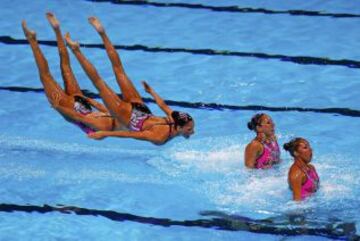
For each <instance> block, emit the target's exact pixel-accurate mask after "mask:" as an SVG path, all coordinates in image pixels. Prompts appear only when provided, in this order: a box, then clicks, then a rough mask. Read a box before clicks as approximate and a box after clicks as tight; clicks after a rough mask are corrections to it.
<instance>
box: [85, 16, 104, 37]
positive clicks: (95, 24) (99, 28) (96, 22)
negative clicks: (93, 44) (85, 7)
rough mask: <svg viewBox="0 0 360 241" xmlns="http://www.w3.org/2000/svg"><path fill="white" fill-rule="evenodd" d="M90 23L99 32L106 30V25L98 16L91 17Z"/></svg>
mask: <svg viewBox="0 0 360 241" xmlns="http://www.w3.org/2000/svg"><path fill="white" fill-rule="evenodd" d="M88 20H89V23H90V24H91V25H92V26H93V27H94V28H95V29H96V31H97V32H98V33H103V32H105V30H104V27H103V26H102V25H101V23H100V21H99V19H98V18H97V17H89V18H88Z"/></svg>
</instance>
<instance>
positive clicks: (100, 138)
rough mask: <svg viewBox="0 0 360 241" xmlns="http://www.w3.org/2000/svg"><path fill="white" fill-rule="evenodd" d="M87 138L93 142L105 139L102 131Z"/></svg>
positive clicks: (90, 134)
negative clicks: (93, 140)
mask: <svg viewBox="0 0 360 241" xmlns="http://www.w3.org/2000/svg"><path fill="white" fill-rule="evenodd" d="M88 137H89V138H91V139H95V140H102V139H104V138H105V137H106V135H105V133H104V132H103V131H97V132H93V133H89V134H88Z"/></svg>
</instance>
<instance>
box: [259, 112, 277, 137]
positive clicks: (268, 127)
mask: <svg viewBox="0 0 360 241" xmlns="http://www.w3.org/2000/svg"><path fill="white" fill-rule="evenodd" d="M257 130H258V132H261V133H264V134H265V135H267V136H271V135H273V134H274V133H275V124H274V122H273V121H272V119H271V118H270V116H268V115H263V116H262V117H261V118H260V123H259V124H258V126H257Z"/></svg>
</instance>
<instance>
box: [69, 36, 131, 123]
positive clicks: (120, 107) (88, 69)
mask: <svg viewBox="0 0 360 241" xmlns="http://www.w3.org/2000/svg"><path fill="white" fill-rule="evenodd" d="M65 41H66V43H67V45H68V46H69V47H70V49H71V51H72V52H73V53H74V55H75V57H76V58H77V60H78V61H79V63H80V65H81V66H82V68H83V69H84V71H85V73H86V74H87V76H88V77H89V78H90V80H91V81H92V82H93V84H94V85H95V87H96V88H97V90H98V91H99V94H100V96H101V98H102V100H103V101H104V104H105V106H106V108H107V109H108V110H109V111H110V113H111V115H112V116H114V117H116V118H117V119H118V120H119V121H120V122H121V123H122V124H124V125H126V126H127V125H128V123H129V120H130V115H131V109H132V107H131V104H130V103H127V102H124V101H122V100H121V99H120V98H119V97H118V96H117V95H116V93H115V92H114V91H113V90H112V89H111V88H110V87H109V86H108V85H107V84H106V83H105V81H104V80H103V79H102V78H101V77H100V75H99V74H98V72H97V71H96V69H95V67H94V66H93V65H92V64H91V63H90V61H89V60H87V59H86V57H85V56H84V55H83V54H82V53H81V50H80V46H79V43H78V42H74V41H72V40H71V38H70V34H69V33H67V34H66V35H65Z"/></svg>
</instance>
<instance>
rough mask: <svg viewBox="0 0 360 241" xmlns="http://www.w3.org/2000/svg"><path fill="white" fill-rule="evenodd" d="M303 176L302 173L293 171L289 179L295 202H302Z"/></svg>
mask: <svg viewBox="0 0 360 241" xmlns="http://www.w3.org/2000/svg"><path fill="white" fill-rule="evenodd" d="M302 179H303V175H302V173H301V172H300V171H296V170H295V171H291V172H290V177H289V183H290V187H291V190H292V192H293V200H294V201H301V185H302Z"/></svg>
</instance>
